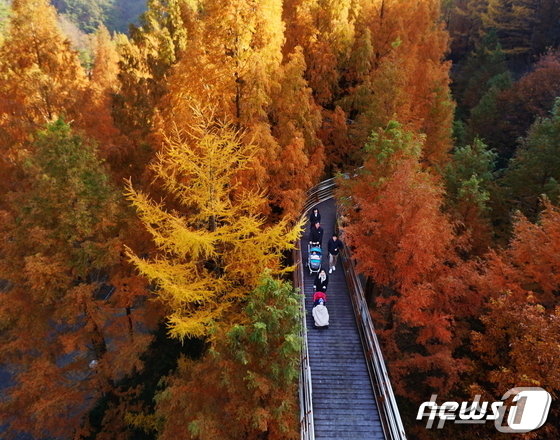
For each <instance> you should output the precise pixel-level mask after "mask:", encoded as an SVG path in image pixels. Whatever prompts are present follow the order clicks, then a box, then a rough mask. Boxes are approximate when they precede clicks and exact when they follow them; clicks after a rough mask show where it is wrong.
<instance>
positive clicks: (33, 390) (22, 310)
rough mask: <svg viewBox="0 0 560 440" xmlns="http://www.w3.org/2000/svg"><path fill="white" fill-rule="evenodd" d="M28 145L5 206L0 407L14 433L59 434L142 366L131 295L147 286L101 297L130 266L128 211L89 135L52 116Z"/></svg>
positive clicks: (142, 339)
mask: <svg viewBox="0 0 560 440" xmlns="http://www.w3.org/2000/svg"><path fill="white" fill-rule="evenodd" d="M28 147H29V149H30V154H29V156H28V158H27V159H26V160H25V162H23V163H22V164H21V167H22V170H21V171H22V174H24V176H25V180H24V181H23V183H24V184H23V185H22V188H21V189H20V190H19V191H18V192H14V193H11V194H10V195H9V197H8V207H9V210H6V211H3V212H2V217H3V221H2V229H1V234H2V241H3V242H4V243H5V246H4V247H3V250H2V255H1V258H0V278H2V279H4V280H7V281H8V282H9V286H10V287H9V289H8V290H7V292H5V293H3V300H2V303H1V305H0V323H1V324H0V325H1V327H2V329H3V332H2V336H1V338H2V344H1V349H0V350H1V355H2V359H3V362H4V363H5V364H7V365H8V366H10V367H12V368H13V370H14V375H15V376H14V382H15V385H14V386H13V387H12V388H10V389H9V390H8V391H7V393H6V399H3V401H2V403H1V406H0V413H1V415H2V419H3V420H7V421H8V422H9V423H10V433H11V434H14V435H15V433H17V431H24V432H28V433H31V434H32V435H34V436H36V437H40V436H44V435H52V436H56V437H58V436H60V437H64V436H69V435H74V434H76V433H78V432H81V427H82V426H84V425H83V423H82V420H81V418H82V417H83V415H84V413H85V412H86V411H87V410H88V409H89V407H90V404H91V398H92V397H96V396H100V395H102V394H104V393H107V392H109V391H110V390H111V389H112V386H113V384H114V380H115V379H116V378H118V377H119V376H121V375H122V374H124V373H126V372H130V371H132V370H133V369H135V368H139V367H140V366H141V364H140V362H139V360H138V355H139V352H141V351H142V349H143V348H144V347H145V343H146V340H147V339H149V336H148V335H145V334H142V333H139V332H138V331H137V330H138V328H137V326H136V322H137V319H136V318H137V317H136V315H135V314H133V313H132V312H131V303H134V302H135V299H137V298H138V297H139V296H141V295H145V287H144V283H141V282H136V283H133V281H134V280H136V278H137V277H135V276H133V275H130V280H129V282H128V285H129V286H130V287H131V288H132V289H133V294H132V293H131V294H130V295H128V301H125V302H124V303H123V302H122V301H124V299H123V296H126V293H125V292H119V295H118V297H119V298H120V301H121V303H118V304H117V303H113V302H112V300H109V301H106V300H105V299H104V295H106V294H107V290H110V284H109V283H111V279H112V277H113V275H114V274H115V272H119V271H120V272H122V273H126V270H127V268H126V265H125V266H122V265H121V266H117V264H118V263H119V259H120V255H121V253H122V252H123V251H124V249H123V245H122V241H121V239H120V237H119V223H120V222H124V221H125V217H124V216H123V212H122V205H121V204H120V202H119V196H118V195H117V192H116V191H115V190H114V188H112V186H111V185H110V184H109V182H108V178H107V175H106V174H105V170H104V167H103V165H102V163H101V161H100V160H99V159H98V158H97V157H96V149H95V147H94V146H93V145H92V143H91V142H89V141H84V140H83V139H82V138H81V137H80V136H78V135H75V134H74V133H72V132H71V130H70V128H69V126H68V125H67V124H65V123H64V122H62V121H61V120H58V121H57V122H54V123H52V124H49V125H48V126H47V128H46V129H45V130H43V131H41V132H39V133H38V134H37V135H36V139H35V141H34V142H33V144H32V145H31V146H28ZM129 270H130V269H129ZM101 274H104V275H101ZM104 281H105V283H104ZM132 295H134V298H132ZM125 304H126V305H125ZM127 305H128V307H129V309H128V311H127V313H124V312H125V309H126V307H127ZM115 306H117V307H122V309H121V310H119V309H118V308H116V307H115ZM128 312H130V313H128ZM91 361H95V362H94V364H90V362H91Z"/></svg>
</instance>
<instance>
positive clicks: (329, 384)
mask: <svg viewBox="0 0 560 440" xmlns="http://www.w3.org/2000/svg"><path fill="white" fill-rule="evenodd" d="M317 207H318V208H319V211H320V213H321V226H322V227H323V229H324V230H325V233H324V236H323V252H324V254H323V267H324V268H326V269H327V273H328V252H327V243H328V240H329V239H330V238H331V237H332V233H333V230H334V224H335V213H336V206H335V202H334V200H333V199H330V200H328V201H326V202H323V203H321V204H319V205H317ZM308 240H309V225H306V233H305V234H304V236H303V238H302V240H301V242H300V246H301V250H302V258H303V264H304V284H305V289H304V290H305V297H306V313H307V328H308V330H307V343H308V347H309V358H310V365H311V377H312V385H313V413H314V421H315V438H316V439H317V440H362V439H363V440H370V439H374V440H377V439H380V440H381V439H384V438H385V436H384V434H383V429H382V427H381V421H380V418H379V412H378V408H377V404H376V400H375V396H374V392H373V389H372V386H371V382H370V378H369V374H368V370H367V366H366V361H365V358H364V353H363V349H362V343H361V340H360V336H359V334H358V328H357V326H356V321H355V317H354V312H353V309H352V304H351V300H350V296H349V293H348V287H347V285H346V278H345V275H344V271H343V269H342V265H341V262H340V259H339V261H338V264H337V267H336V271H334V272H333V273H332V274H330V275H329V285H328V289H327V304H326V305H327V308H328V310H329V317H330V323H329V324H330V325H329V328H328V329H322V330H317V329H315V328H313V317H312V316H311V308H312V302H313V301H312V296H313V293H314V292H313V280H314V278H315V274H313V275H312V276H310V275H309V270H308V269H307V265H306V262H307V243H308Z"/></svg>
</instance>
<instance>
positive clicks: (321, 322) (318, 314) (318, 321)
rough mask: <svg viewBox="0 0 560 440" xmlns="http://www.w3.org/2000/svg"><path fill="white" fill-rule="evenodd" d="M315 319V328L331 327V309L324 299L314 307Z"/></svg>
mask: <svg viewBox="0 0 560 440" xmlns="http://www.w3.org/2000/svg"><path fill="white" fill-rule="evenodd" d="M312 313H313V320H314V321H315V328H329V311H328V310H327V307H326V306H325V301H324V300H323V299H320V300H319V303H318V304H317V305H316V306H315V307H313V312H312Z"/></svg>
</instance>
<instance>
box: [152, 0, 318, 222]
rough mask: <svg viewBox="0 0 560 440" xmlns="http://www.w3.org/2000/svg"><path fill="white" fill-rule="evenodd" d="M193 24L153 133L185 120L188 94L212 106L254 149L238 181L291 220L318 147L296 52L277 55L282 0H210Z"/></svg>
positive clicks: (314, 113) (314, 173)
mask: <svg viewBox="0 0 560 440" xmlns="http://www.w3.org/2000/svg"><path fill="white" fill-rule="evenodd" d="M193 27H194V31H193V33H192V35H191V44H188V45H187V48H186V50H185V53H184V55H183V58H182V59H181V61H179V63H178V64H177V65H176V66H175V68H174V69H173V74H172V75H171V77H170V79H169V86H168V94H167V95H166V97H165V99H164V101H163V103H162V105H161V106H160V117H159V127H160V132H162V131H165V130H168V129H169V121H171V120H172V119H173V120H176V121H180V122H181V123H182V124H186V125H188V124H189V123H190V121H192V118H193V114H192V111H191V106H190V105H188V103H189V101H190V100H194V101H196V102H212V103H214V104H216V109H217V111H218V112H219V113H220V114H221V116H222V117H227V118H231V119H232V120H234V121H235V123H236V124H238V127H239V128H243V129H244V130H245V132H246V134H247V142H253V143H254V144H255V145H257V146H258V147H259V150H258V152H257V155H256V160H255V161H254V162H253V164H252V166H251V169H250V170H248V171H247V173H246V175H245V185H246V186H250V185H253V184H254V183H255V182H256V183H257V184H259V185H260V186H261V187H262V188H263V189H265V190H266V191H267V193H268V194H269V198H270V200H271V203H270V205H271V206H270V209H272V210H273V213H275V214H277V215H278V216H281V215H288V216H290V217H292V218H294V217H295V216H296V215H297V214H298V210H299V207H300V206H301V204H302V203H303V200H304V198H305V190H306V189H307V188H308V187H309V186H310V185H311V183H314V182H315V181H317V180H318V178H319V176H320V175H321V172H322V169H323V149H322V144H321V142H320V141H319V140H318V138H317V136H316V130H317V129H318V125H319V121H320V119H319V118H320V115H319V113H318V109H317V107H316V106H315V104H314V102H313V99H312V97H311V90H310V89H309V88H308V86H307V83H306V82H305V80H304V79H303V78H302V75H303V71H304V70H305V62H304V60H303V57H302V55H301V52H300V51H299V50H297V49H294V52H293V53H291V55H290V56H289V57H287V59H285V60H284V59H283V55H282V46H283V43H284V24H283V22H282V5H281V2H280V1H278V0H266V1H245V0H243V1H242V0H231V1H228V2H226V3H225V4H224V2H221V1H214V0H209V1H207V2H205V3H204V5H203V8H202V9H201V10H200V12H199V14H198V15H197V17H196V20H195V23H194V25H193ZM269 213H270V212H269Z"/></svg>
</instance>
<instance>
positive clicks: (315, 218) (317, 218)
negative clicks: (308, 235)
mask: <svg viewBox="0 0 560 440" xmlns="http://www.w3.org/2000/svg"><path fill="white" fill-rule="evenodd" d="M317 223H321V213H320V212H319V210H318V209H317V208H313V210H312V211H311V214H310V215H309V225H310V226H309V230H310V231H311V230H312V229H313V228H314V227H315V224H317Z"/></svg>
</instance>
